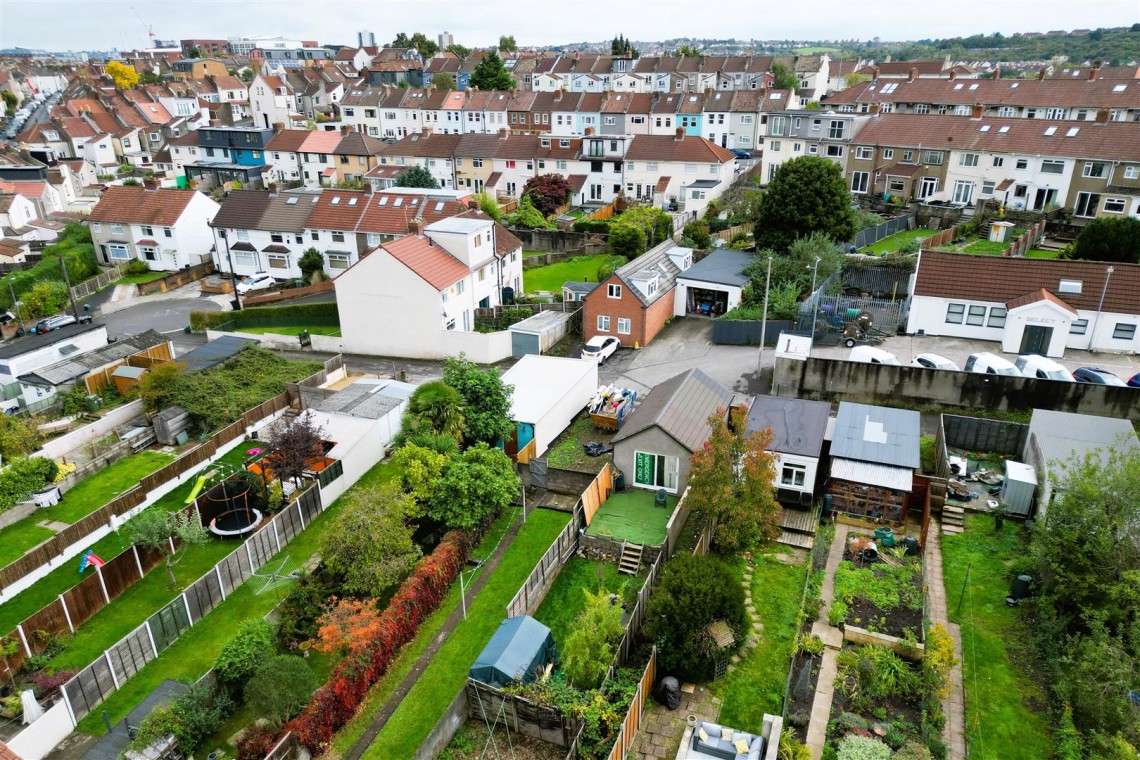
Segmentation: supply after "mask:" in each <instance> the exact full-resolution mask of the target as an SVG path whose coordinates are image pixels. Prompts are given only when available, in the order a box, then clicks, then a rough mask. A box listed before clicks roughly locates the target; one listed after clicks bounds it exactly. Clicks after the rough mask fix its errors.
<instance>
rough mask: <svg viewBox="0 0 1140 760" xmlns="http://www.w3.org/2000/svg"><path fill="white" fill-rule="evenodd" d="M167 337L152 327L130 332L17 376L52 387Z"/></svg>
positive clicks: (19, 378) (164, 340) (125, 356)
mask: <svg viewBox="0 0 1140 760" xmlns="http://www.w3.org/2000/svg"><path fill="white" fill-rule="evenodd" d="M166 342H167V339H166V338H164V337H162V335H160V334H159V333H157V332H155V331H154V330H147V331H145V332H141V333H139V334H138V335H129V336H127V337H125V338H121V339H119V340H117V341H115V342H114V343H108V344H107V345H105V346H103V347H102V348H97V349H95V350H94V351H88V352H87V353H85V354H78V355H76V356H71V357H68V358H67V359H63V360H62V361H58V362H56V363H55V364H49V365H48V366H46V367H41V368H40V369H37V370H36V371H35V372H29V373H28V374H26V375H20V376H19V377H18V378H16V379H17V380H19V381H20V382H22V383H28V384H29V385H39V386H43V387H55V386H57V385H62V384H63V383H67V382H71V381H72V380H75V379H76V378H79V377H85V376H86V375H87V374H88V373H89V372H91V371H92V370H95V369H98V368H99V367H103V366H106V365H108V364H112V363H114V362H117V361H119V360H120V359H126V358H127V357H128V356H130V355H131V354H137V353H138V352H140V351H145V350H147V349H148V348H151V347H152V346H160V345H162V344H163V343H166Z"/></svg>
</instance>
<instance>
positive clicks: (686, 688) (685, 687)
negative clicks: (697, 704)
mask: <svg viewBox="0 0 1140 760" xmlns="http://www.w3.org/2000/svg"><path fill="white" fill-rule="evenodd" d="M696 690H697V687H696V686H694V685H693V684H691V683H683V684H681V691H683V692H684V693H686V694H692V693H693V692H694V691H696Z"/></svg>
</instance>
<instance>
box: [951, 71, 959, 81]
mask: <svg viewBox="0 0 1140 760" xmlns="http://www.w3.org/2000/svg"><path fill="white" fill-rule="evenodd" d="M957 78H958V72H957V71H955V70H954V69H950V81H951V82H953V81H954V80H955V79H957Z"/></svg>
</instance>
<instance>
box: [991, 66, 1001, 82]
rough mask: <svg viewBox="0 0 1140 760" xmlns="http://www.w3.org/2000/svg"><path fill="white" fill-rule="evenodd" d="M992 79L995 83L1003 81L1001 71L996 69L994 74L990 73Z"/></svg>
mask: <svg viewBox="0 0 1140 760" xmlns="http://www.w3.org/2000/svg"><path fill="white" fill-rule="evenodd" d="M990 79H992V80H994V81H995V82H996V81H997V80H999V79H1001V69H996V68H995V69H994V70H993V71H992V72H990Z"/></svg>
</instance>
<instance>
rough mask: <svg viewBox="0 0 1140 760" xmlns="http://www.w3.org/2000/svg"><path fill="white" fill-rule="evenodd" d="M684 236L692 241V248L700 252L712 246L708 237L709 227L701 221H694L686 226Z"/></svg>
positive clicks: (710, 237) (710, 238)
mask: <svg viewBox="0 0 1140 760" xmlns="http://www.w3.org/2000/svg"><path fill="white" fill-rule="evenodd" d="M684 235H685V237H687V238H689V239H690V240H692V241H693V245H694V246H696V247H697V248H700V249H702V250H703V249H707V248H708V247H709V246H710V245H712V236H710V235H709V225H708V223H707V222H706V221H705V220H703V219H695V220H693V221H691V222H689V223H688V224H686V225H685V230H684Z"/></svg>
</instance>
